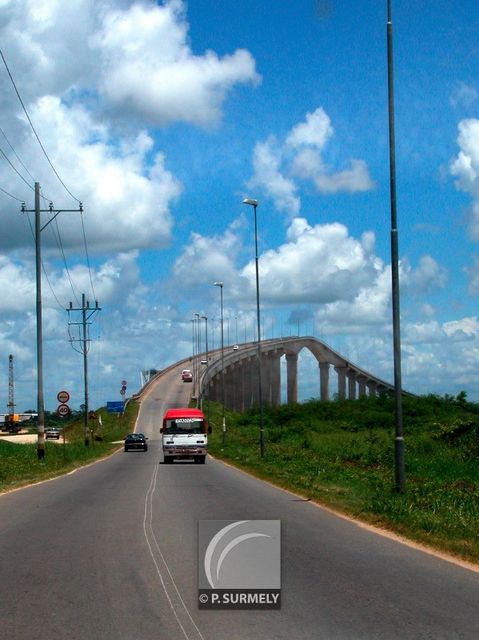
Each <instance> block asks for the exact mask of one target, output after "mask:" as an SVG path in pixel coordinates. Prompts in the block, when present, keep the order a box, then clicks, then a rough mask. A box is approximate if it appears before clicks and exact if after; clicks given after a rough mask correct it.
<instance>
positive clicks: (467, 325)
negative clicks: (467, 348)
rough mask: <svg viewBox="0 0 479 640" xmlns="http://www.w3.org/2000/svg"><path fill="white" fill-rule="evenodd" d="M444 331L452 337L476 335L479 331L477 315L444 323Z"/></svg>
mask: <svg viewBox="0 0 479 640" xmlns="http://www.w3.org/2000/svg"><path fill="white" fill-rule="evenodd" d="M443 326H444V333H445V334H446V335H447V336H452V337H459V338H460V337H461V336H467V337H476V336H477V335H478V333H479V323H478V321H477V318H476V317H470V318H462V319H461V320H453V321H451V322H445V323H444V325H443Z"/></svg>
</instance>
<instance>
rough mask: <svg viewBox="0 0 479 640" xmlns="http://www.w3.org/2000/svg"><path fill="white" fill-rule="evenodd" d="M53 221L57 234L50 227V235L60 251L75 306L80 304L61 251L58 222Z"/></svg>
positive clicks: (63, 253)
mask: <svg viewBox="0 0 479 640" xmlns="http://www.w3.org/2000/svg"><path fill="white" fill-rule="evenodd" d="M53 219H54V220H55V227H56V230H57V232H56V233H55V230H54V228H53V227H52V233H53V236H54V238H55V240H56V243H57V246H58V248H59V249H60V252H61V254H62V257H63V264H64V265H65V271H66V274H67V277H68V281H69V282H70V287H71V290H72V293H73V297H74V298H75V300H76V302H77V304H80V302H79V300H78V297H77V294H76V293H75V288H74V286H73V281H72V279H71V276H70V270H69V269H68V264H67V259H66V256H65V251H64V250H63V243H62V238H61V235H60V229H59V227H58V220H57V219H56V218H52V220H53Z"/></svg>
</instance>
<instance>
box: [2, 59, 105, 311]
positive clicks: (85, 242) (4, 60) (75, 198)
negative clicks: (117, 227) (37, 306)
mask: <svg viewBox="0 0 479 640" xmlns="http://www.w3.org/2000/svg"><path fill="white" fill-rule="evenodd" d="M0 56H1V57H2V60H3V64H4V65H5V69H6V70H7V73H8V76H9V78H10V81H11V83H12V86H13V88H14V89H15V93H16V95H17V98H18V100H19V102H20V104H21V106H22V109H23V111H24V113H25V115H26V117H27V120H28V122H29V124H30V127H31V129H32V131H33V133H34V134H35V137H36V139H37V142H38V144H39V145H40V148H41V150H42V151H43V154H44V156H45V158H46V159H47V161H48V164H49V165H50V167H51V169H52V171H53V173H54V174H55V176H56V177H57V179H58V180H59V182H60V184H61V185H62V186H63V188H64V189H65V191H66V192H67V193H68V194H69V195H70V196H71V197H72V198H73V199H74V200H76V202H78V204H79V205H80V215H81V225H82V235H83V243H84V247H85V254H86V260H87V265H88V273H89V278H90V286H91V289H92V293H93V297H94V299H95V300H96V294H95V288H94V286H93V278H92V272H91V265H90V257H89V254H88V246H87V240H86V234H85V226H84V223H83V210H82V207H81V204H82V203H81V201H80V200H79V199H78V198H77V197H76V196H74V195H73V193H72V192H71V191H70V189H69V188H68V187H67V186H66V184H65V183H64V182H63V180H62V178H61V177H60V175H59V173H58V171H57V170H56V168H55V167H54V165H53V163H52V161H51V160H50V158H49V156H48V153H47V152H46V150H45V147H44V146H43V144H42V141H41V140H40V137H39V135H38V133H37V131H36V129H35V127H34V125H33V122H32V120H31V118H30V115H29V114H28V111H27V109H26V107H25V103H24V102H23V100H22V97H21V95H20V92H19V90H18V88H17V85H16V83H15V80H14V79H13V75H12V73H11V71H10V68H9V66H8V64H7V61H6V59H5V56H4V55H3V51H2V50H1V49H0ZM2 133H3V135H4V137H5V139H6V140H7V142H8V144H9V145H10V147H11V149H12V151H13V152H14V154H15V156H16V157H17V159H18V161H19V162H20V164H21V165H22V167H24V169H25V170H26V171H27V173H28V175H29V176H30V177H31V178H32V176H31V174H30V172H29V171H28V169H27V168H26V167H25V165H24V164H23V162H22V161H21V160H20V158H19V157H18V155H17V153H16V152H15V150H14V148H13V146H12V145H11V144H10V142H9V141H8V138H7V136H6V135H5V133H4V132H3V130H2ZM0 151H1V153H2V154H3V156H4V158H5V159H6V160H7V162H8V163H9V164H10V166H11V167H12V169H14V171H15V172H16V173H17V174H18V175H19V176H20V177H21V178H22V180H23V181H24V182H25V183H26V184H27V185H28V186H29V187H30V188H31V189H33V190H34V188H33V187H32V186H31V185H29V184H28V182H27V181H26V180H25V178H24V177H23V176H22V175H21V174H20V172H19V171H17V169H16V168H15V167H14V166H13V164H12V163H11V162H10V160H9V159H8V157H7V155H6V154H5V153H4V152H3V151H2V150H1V149H0ZM32 179H33V178H32ZM41 197H44V196H41ZM57 229H58V227H57ZM58 237H59V238H60V232H59V231H58ZM60 243H61V240H60ZM61 252H62V255H63V259H64V264H65V268H66V270H67V274H68V278H69V280H70V285H71V287H72V291H73V283H72V281H71V278H70V275H69V271H68V267H67V264H66V259H65V254H64V251H63V247H62V249H61ZM73 294H74V296H75V298H76V294H75V292H74V291H73ZM77 302H78V299H77Z"/></svg>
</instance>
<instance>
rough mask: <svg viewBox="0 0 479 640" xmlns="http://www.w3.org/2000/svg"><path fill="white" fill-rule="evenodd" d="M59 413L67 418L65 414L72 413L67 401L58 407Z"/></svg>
mask: <svg viewBox="0 0 479 640" xmlns="http://www.w3.org/2000/svg"><path fill="white" fill-rule="evenodd" d="M57 414H58V415H59V416H61V417H62V418H65V416H68V415H70V407H69V406H68V405H67V404H65V403H62V404H59V405H58V407H57Z"/></svg>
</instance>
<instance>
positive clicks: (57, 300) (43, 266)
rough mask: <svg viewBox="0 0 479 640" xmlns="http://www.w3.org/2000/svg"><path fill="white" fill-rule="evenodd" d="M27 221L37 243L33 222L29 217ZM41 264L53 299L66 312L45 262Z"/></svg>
mask: <svg viewBox="0 0 479 640" xmlns="http://www.w3.org/2000/svg"><path fill="white" fill-rule="evenodd" d="M27 220H28V225H29V227H30V231H31V233H32V238H33V241H35V232H34V230H33V226H32V221H31V220H30V218H29V217H28V215H27ZM40 262H41V264H42V271H43V273H44V275H45V278H46V280H47V282H48V286H49V288H50V291H51V292H52V295H53V297H54V298H55V300H56V302H57V304H58V306H59V307H60V309H61V310H62V311H65V307H64V306H63V305H62V303H61V302H60V300H59V299H58V298H57V295H56V293H55V291H54V289H53V286H52V283H51V282H50V278H49V277H48V273H47V270H46V269H45V265H44V263H43V260H41V261H40Z"/></svg>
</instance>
